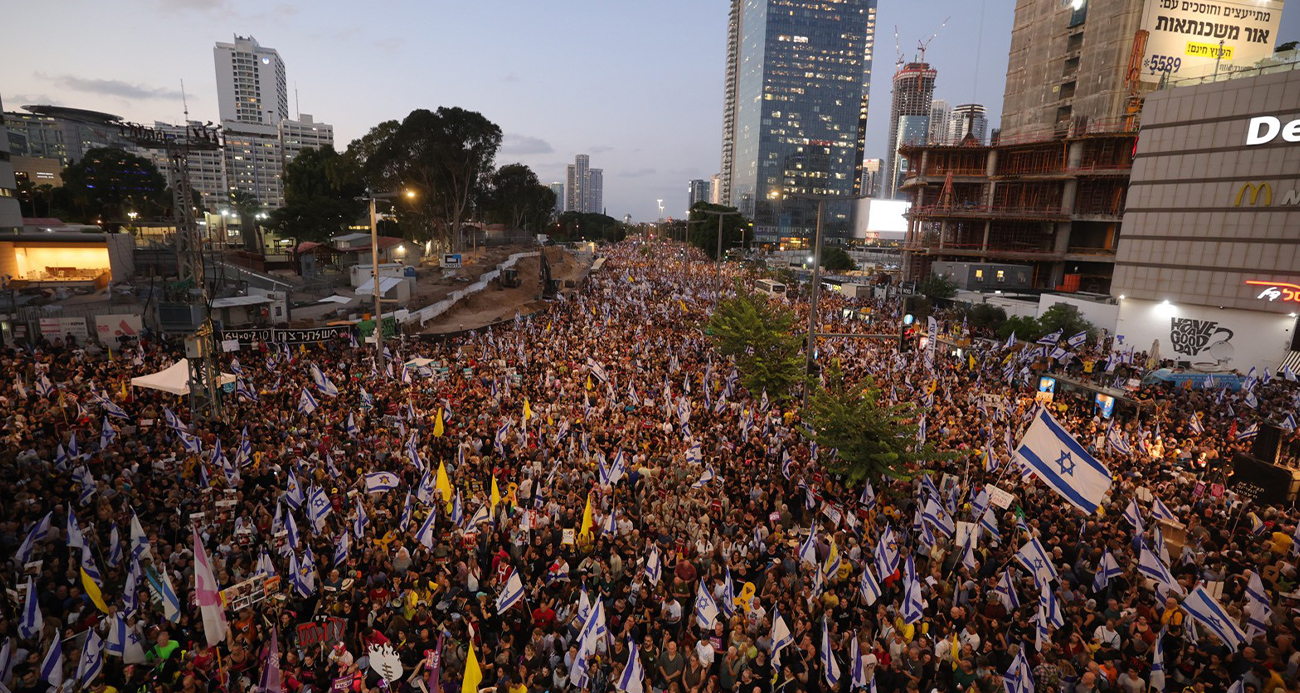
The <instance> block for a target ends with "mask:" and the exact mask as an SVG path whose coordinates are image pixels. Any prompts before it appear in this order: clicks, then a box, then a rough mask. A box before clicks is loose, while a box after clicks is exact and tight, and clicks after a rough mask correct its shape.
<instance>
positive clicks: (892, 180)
mask: <svg viewBox="0 0 1300 693" xmlns="http://www.w3.org/2000/svg"><path fill="white" fill-rule="evenodd" d="M937 76H938V72H936V71H935V70H934V68H932V67H930V64H929V63H920V62H917V63H907V64H906V65H903V66H902V67H901V68H900V69H899V70H898V72H896V73H895V74H894V90H893V101H892V104H891V106H890V109H889V139H888V140H886V141H887V142H888V143H889V149H887V150H886V151H885V166H884V171H883V174H884V175H883V178H882V180H881V184H880V197H884V198H888V199H893V198H895V197H898V187H899V185H900V184H901V183H902V180H903V177H904V176H900V175H898V174H899V171H900V170H901V171H906V163H905V162H900V161H899V160H898V148H899V147H900V146H902V145H903V144H925V142H924V140H925V139H926V138H927V137H928V136H929V131H930V107H931V105H932V102H933V101H934V80H935V77H937ZM905 117H906V118H907V120H906V121H904V120H903V118H905ZM921 118H924V119H925V123H924V126H922V123H921V120H920V119H921ZM903 125H907V126H908V127H901V126H903ZM900 130H901V131H900ZM900 136H901V138H900Z"/></svg>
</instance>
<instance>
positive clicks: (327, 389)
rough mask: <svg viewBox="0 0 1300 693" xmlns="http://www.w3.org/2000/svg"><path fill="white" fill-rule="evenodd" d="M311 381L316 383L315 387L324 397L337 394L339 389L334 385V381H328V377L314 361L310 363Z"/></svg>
mask: <svg viewBox="0 0 1300 693" xmlns="http://www.w3.org/2000/svg"><path fill="white" fill-rule="evenodd" d="M311 381H312V382H313V383H315V384H316V389H318V390H320V391H321V394H323V395H325V396H326V397H338V396H339V389H338V388H337V387H335V386H334V383H332V382H330V379H329V378H327V377H325V374H324V373H321V371H320V369H319V368H317V367H316V364H314V363H313V364H311Z"/></svg>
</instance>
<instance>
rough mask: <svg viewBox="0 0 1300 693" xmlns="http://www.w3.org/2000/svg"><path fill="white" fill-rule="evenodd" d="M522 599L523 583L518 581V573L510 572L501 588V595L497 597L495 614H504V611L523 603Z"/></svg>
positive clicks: (516, 571)
mask: <svg viewBox="0 0 1300 693" xmlns="http://www.w3.org/2000/svg"><path fill="white" fill-rule="evenodd" d="M523 599H524V583H523V582H521V581H520V580H519V571H518V570H515V571H511V573H510V577H509V578H508V579H507V580H506V584H505V586H503V587H502V588H501V593H500V594H498V595H497V613H498V614H501V613H505V611H506V609H509V608H510V607H512V606H514V605H515V604H517V603H519V602H521V601H523Z"/></svg>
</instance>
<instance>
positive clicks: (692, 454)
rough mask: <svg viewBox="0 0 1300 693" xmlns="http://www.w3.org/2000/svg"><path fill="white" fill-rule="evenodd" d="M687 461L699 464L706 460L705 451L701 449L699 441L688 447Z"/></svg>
mask: <svg viewBox="0 0 1300 693" xmlns="http://www.w3.org/2000/svg"><path fill="white" fill-rule="evenodd" d="M686 461H687V462H688V463H690V464H699V463H701V462H703V461H704V453H703V452H702V451H701V449H700V444H699V443H692V444H691V446H690V447H689V448H686Z"/></svg>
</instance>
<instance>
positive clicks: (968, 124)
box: [936, 103, 989, 144]
mask: <svg viewBox="0 0 1300 693" xmlns="http://www.w3.org/2000/svg"><path fill="white" fill-rule="evenodd" d="M988 129H989V121H988V118H987V117H985V115H984V104H979V103H964V104H961V105H959V106H957V107H955V108H953V109H952V115H951V116H950V122H949V125H948V133H949V135H948V139H947V140H945V142H946V143H947V144H961V143H962V141H963V140H965V139H966V135H974V136H975V143H976V144H984V143H985V142H987V141H988V140H987V137H986V136H987V134H988ZM936 144H940V143H938V142H936Z"/></svg>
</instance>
